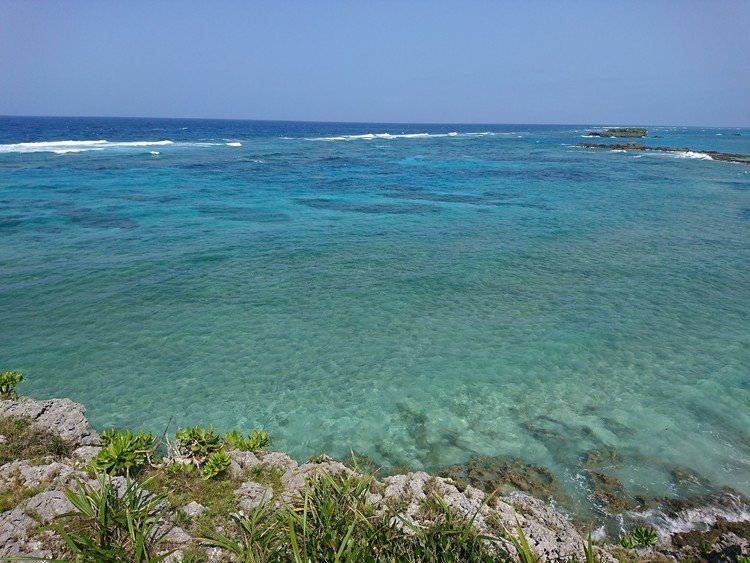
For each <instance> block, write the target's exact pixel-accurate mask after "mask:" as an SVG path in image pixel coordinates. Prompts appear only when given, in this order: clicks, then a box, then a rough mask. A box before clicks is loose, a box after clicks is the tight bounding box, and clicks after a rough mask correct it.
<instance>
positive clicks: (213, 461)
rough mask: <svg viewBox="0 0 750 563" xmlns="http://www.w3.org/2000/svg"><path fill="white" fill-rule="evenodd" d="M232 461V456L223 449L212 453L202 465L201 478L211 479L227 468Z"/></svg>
mask: <svg viewBox="0 0 750 563" xmlns="http://www.w3.org/2000/svg"><path fill="white" fill-rule="evenodd" d="M231 462H232V458H231V457H229V454H228V453H227V452H225V451H224V450H219V451H218V452H214V453H212V454H211V455H210V456H208V459H207V460H206V463H205V465H204V466H203V478H204V479H213V478H214V477H216V476H217V475H218V474H219V473H223V472H224V471H226V470H227V469H229V464H230V463H231Z"/></svg>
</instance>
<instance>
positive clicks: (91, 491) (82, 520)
mask: <svg viewBox="0 0 750 563" xmlns="http://www.w3.org/2000/svg"><path fill="white" fill-rule="evenodd" d="M65 496H66V497H67V498H68V500H69V501H70V502H71V503H72V504H73V506H74V510H73V511H72V512H68V513H66V514H63V515H61V516H60V517H58V520H57V522H56V525H55V529H56V531H57V532H58V533H59V534H60V536H61V537H62V538H63V540H64V541H65V544H66V546H67V548H68V550H69V551H70V552H71V554H72V555H73V556H74V557H75V558H76V561H92V562H93V561H96V562H100V561H107V562H110V561H111V562H122V563H131V562H132V563H146V562H149V561H150V562H158V561H162V560H163V559H165V558H166V557H167V556H168V555H169V553H165V554H161V555H157V554H156V546H157V544H158V541H159V540H158V538H157V537H156V527H157V525H158V523H159V521H160V520H161V519H163V518H164V516H165V510H166V509H165V508H164V506H163V504H162V501H163V500H164V496H162V495H153V494H151V493H149V492H147V491H145V490H144V489H142V488H141V487H140V486H139V485H138V484H137V483H135V482H134V481H131V480H130V477H128V478H127V481H126V486H125V490H124V491H118V490H117V487H116V485H115V484H114V483H113V482H112V480H111V478H110V477H108V476H107V475H106V474H100V475H98V482H97V483H96V485H89V484H87V483H82V482H77V483H76V485H75V488H74V489H71V488H67V489H65Z"/></svg>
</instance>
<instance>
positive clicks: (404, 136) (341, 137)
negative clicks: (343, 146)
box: [305, 131, 494, 141]
mask: <svg viewBox="0 0 750 563" xmlns="http://www.w3.org/2000/svg"><path fill="white" fill-rule="evenodd" d="M487 135H494V133H492V132H491V131H482V132H478V133H458V132H457V131H451V132H449V133H395V134H394V133H364V134H362V135H336V136H333V137H308V138H306V139H305V140H307V141H372V140H375V139H381V140H393V139H431V138H439V137H485V136H487Z"/></svg>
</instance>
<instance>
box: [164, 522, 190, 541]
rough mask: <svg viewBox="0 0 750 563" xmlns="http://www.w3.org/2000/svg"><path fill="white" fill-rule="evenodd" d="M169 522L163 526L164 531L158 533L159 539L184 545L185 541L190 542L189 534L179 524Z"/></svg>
mask: <svg viewBox="0 0 750 563" xmlns="http://www.w3.org/2000/svg"><path fill="white" fill-rule="evenodd" d="M170 524H171V523H167V525H166V526H165V528H166V531H165V532H163V534H160V537H161V541H163V542H166V543H169V544H174V545H184V544H186V543H190V541H191V540H192V538H191V537H190V534H188V533H187V532H186V531H185V530H183V529H182V528H180V527H179V526H174V525H170Z"/></svg>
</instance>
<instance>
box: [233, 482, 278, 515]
mask: <svg viewBox="0 0 750 563" xmlns="http://www.w3.org/2000/svg"><path fill="white" fill-rule="evenodd" d="M234 494H235V496H237V497H240V500H239V507H240V509H242V510H246V511H250V510H252V509H254V508H256V507H258V506H261V505H263V504H266V503H267V502H269V501H270V500H271V499H273V489H272V488H271V487H269V486H267V485H261V484H260V483H254V482H252V481H248V482H247V483H243V484H242V486H241V487H239V488H238V489H236V490H235V491H234Z"/></svg>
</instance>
